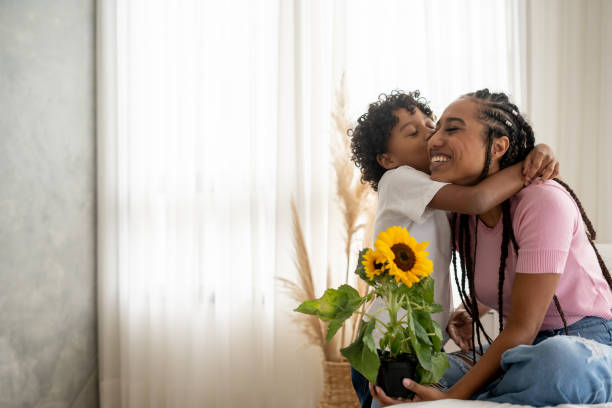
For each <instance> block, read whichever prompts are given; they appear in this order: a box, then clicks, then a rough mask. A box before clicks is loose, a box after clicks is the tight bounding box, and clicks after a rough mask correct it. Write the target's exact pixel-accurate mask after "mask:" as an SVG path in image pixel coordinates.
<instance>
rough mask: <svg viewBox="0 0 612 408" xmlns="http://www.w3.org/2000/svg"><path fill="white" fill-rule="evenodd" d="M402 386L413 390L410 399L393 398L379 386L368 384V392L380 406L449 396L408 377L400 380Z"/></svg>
mask: <svg viewBox="0 0 612 408" xmlns="http://www.w3.org/2000/svg"><path fill="white" fill-rule="evenodd" d="M402 384H403V385H404V387H406V388H407V389H409V390H410V391H412V392H414V397H413V398H412V400H402V399H393V398H391V397H388V396H387V394H385V392H384V391H383V390H382V388H380V387H373V386H372V384H370V394H372V398H374V399H375V400H376V401H378V403H379V404H380V406H381V407H388V406H390V405H397V404H404V403H407V402H417V401H436V400H440V399H447V398H450V397H449V396H447V395H446V394H445V393H443V392H442V391H439V390H438V389H436V388H434V387H428V386H425V385H421V384H419V383H417V382H415V381H412V380H409V379H408V378H404V380H403V381H402Z"/></svg>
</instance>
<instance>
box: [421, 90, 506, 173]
mask: <svg viewBox="0 0 612 408" xmlns="http://www.w3.org/2000/svg"><path fill="white" fill-rule="evenodd" d="M483 131H484V125H483V124H482V123H481V122H480V120H479V119H478V103H477V102H475V101H474V100H472V99H470V98H459V99H457V100H456V101H455V102H453V103H451V104H450V105H449V106H448V107H447V108H446V109H445V110H444V113H443V114H442V116H441V117H440V120H439V121H438V124H437V125H436V131H435V132H434V134H433V135H432V136H431V137H430V138H429V140H428V148H429V158H430V166H429V169H430V171H431V178H432V179H433V180H436V181H443V182H449V183H453V184H461V185H472V184H475V183H476V182H477V181H478V178H479V176H480V174H481V173H482V170H483V168H484V164H485V159H486V149H487V144H486V141H485V138H484V135H483ZM496 166H497V163H496V162H495V161H493V162H492V163H491V169H490V172H495V171H497V168H496Z"/></svg>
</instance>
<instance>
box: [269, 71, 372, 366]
mask: <svg viewBox="0 0 612 408" xmlns="http://www.w3.org/2000/svg"><path fill="white" fill-rule="evenodd" d="M331 116H332V120H333V124H334V135H335V137H334V139H333V141H332V144H331V155H332V167H333V169H334V172H335V174H336V193H337V198H338V204H339V207H340V210H341V213H342V218H343V224H342V225H343V230H344V237H343V238H344V254H343V255H344V257H345V258H346V269H345V274H344V283H347V284H351V283H353V282H350V279H349V278H350V276H349V270H350V268H351V266H352V267H355V264H354V263H351V258H354V261H355V262H356V261H357V254H358V249H357V248H356V245H357V244H360V246H361V247H366V246H371V243H372V240H371V237H372V234H373V230H374V212H375V210H376V202H375V195H374V192H373V190H372V189H371V188H370V186H369V185H367V184H364V183H362V182H361V179H360V174H359V170H358V169H357V168H356V167H355V166H354V164H353V163H352V162H351V160H350V158H351V149H350V139H349V135H348V131H349V128H350V125H351V122H350V120H349V119H348V115H347V113H346V93H345V88H344V75H342V78H341V82H340V87H339V89H338V91H337V92H336V103H335V106H334V109H333V111H332V114H331ZM291 211H292V217H293V240H294V242H293V243H294V250H295V264H296V268H297V271H298V279H297V282H293V281H291V280H288V279H284V278H278V279H279V280H280V281H281V282H282V284H283V286H284V287H285V288H286V289H287V290H288V292H289V294H290V295H291V297H292V298H293V299H294V300H295V301H297V302H299V303H302V302H303V301H305V300H308V299H314V298H317V297H319V296H318V294H317V293H315V285H314V278H313V273H312V269H311V265H310V261H309V255H308V248H307V247H306V243H305V239H304V235H303V231H302V227H301V224H300V220H299V214H298V211H297V208H296V206H295V203H294V201H293V199H292V200H291ZM360 233H361V234H360ZM353 276H354V277H355V279H356V282H355V283H356V287H357V291H358V292H359V294H360V295H361V296H364V295H365V294H367V292H368V289H369V287H368V284H367V283H365V282H364V281H363V280H361V279H360V278H358V277H357V276H356V275H353ZM331 284H332V276H331V271H330V270H329V268H328V270H327V278H326V288H330V287H331ZM354 286H355V285H354ZM367 306H368V305H366V304H364V305H363V306H362V308H361V311H362V312H363V311H365V309H366V308H367ZM360 318H361V315H360V314H358V313H355V314H354V315H353V316H352V317H351V318H350V319H348V320H347V321H346V322H345V323H344V325H343V327H342V331H341V333H340V335H336V336H334V338H332V340H331V341H330V342H329V343H328V344H325V334H326V332H327V327H326V325H325V324H324V323H322V322H321V321H320V320H319V319H318V318H317V317H315V316H309V315H305V314H301V313H300V314H296V316H294V317H293V319H294V321H295V322H296V324H297V326H298V327H299V328H300V330H301V332H302V333H303V334H304V337H305V339H306V342H307V344H309V345H312V346H315V347H320V348H321V350H322V352H323V356H324V358H325V360H326V361H343V360H344V359H343V357H342V355H341V354H340V349H341V348H344V347H346V346H348V345H349V344H351V343H352V342H353V341H354V339H355V337H356V336H357V333H358V331H359V322H360V321H361V319H360ZM347 333H348V334H349V335H348V336H347Z"/></svg>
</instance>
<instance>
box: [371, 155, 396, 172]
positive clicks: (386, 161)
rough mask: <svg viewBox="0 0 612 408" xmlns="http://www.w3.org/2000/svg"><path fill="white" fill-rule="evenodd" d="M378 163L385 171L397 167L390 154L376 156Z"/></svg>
mask: <svg viewBox="0 0 612 408" xmlns="http://www.w3.org/2000/svg"><path fill="white" fill-rule="evenodd" d="M376 161H377V162H378V164H380V165H381V166H382V167H383V168H384V169H385V170H391V169H393V168H395V167H397V166H396V165H395V160H393V157H391V155H390V154H389V153H382V154H377V155H376Z"/></svg>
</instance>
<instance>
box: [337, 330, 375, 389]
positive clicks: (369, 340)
mask: <svg viewBox="0 0 612 408" xmlns="http://www.w3.org/2000/svg"><path fill="white" fill-rule="evenodd" d="M375 328H376V320H374V319H371V320H370V321H368V322H365V321H363V322H362V324H361V328H360V329H359V334H358V336H357V338H356V339H355V341H354V342H353V344H351V345H350V346H348V347H345V348H343V349H342V350H340V352H341V353H342V355H343V356H344V357H346V358H347V360H348V361H349V362H350V363H351V365H352V366H353V367H354V368H355V370H357V371H359V372H360V373H361V374H363V376H364V377H365V378H367V379H368V381H370V382H371V383H372V384H375V383H376V376H377V375H378V367H379V366H380V360H379V359H378V352H377V351H376V345H375V344H374V338H373V337H372V332H373V331H374V329H375Z"/></svg>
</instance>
